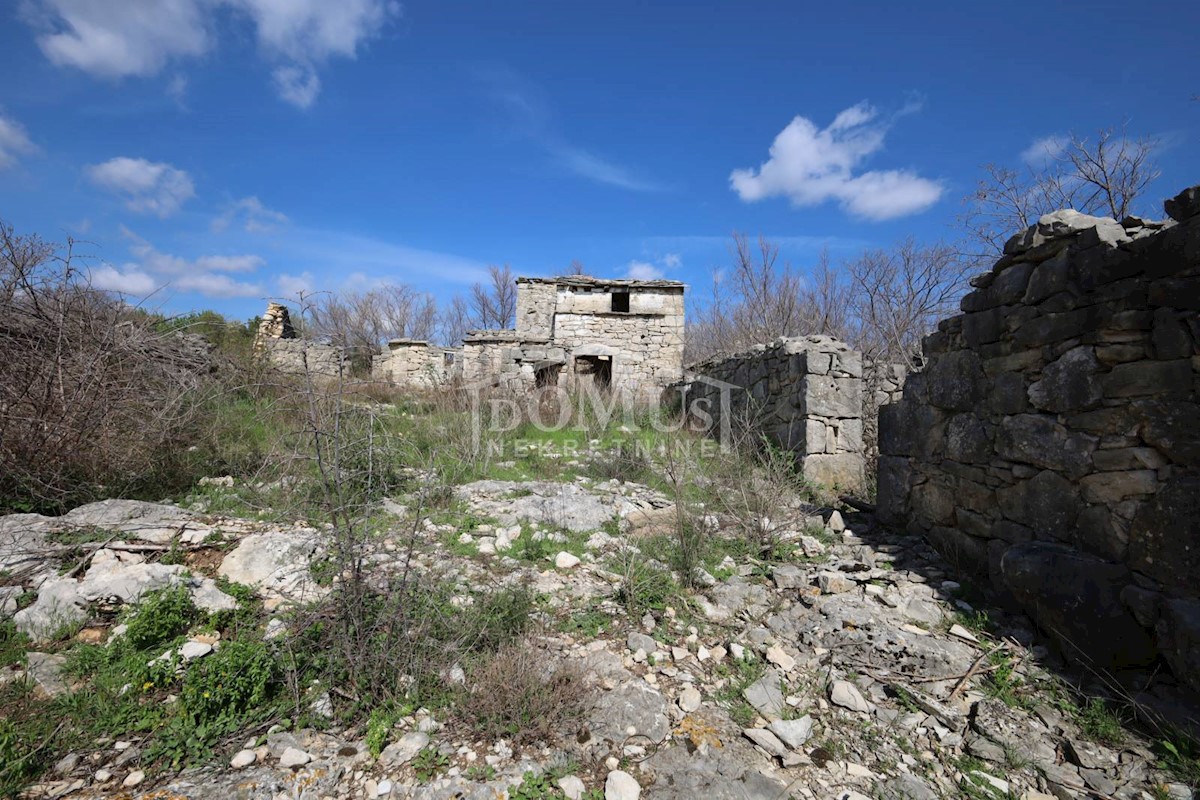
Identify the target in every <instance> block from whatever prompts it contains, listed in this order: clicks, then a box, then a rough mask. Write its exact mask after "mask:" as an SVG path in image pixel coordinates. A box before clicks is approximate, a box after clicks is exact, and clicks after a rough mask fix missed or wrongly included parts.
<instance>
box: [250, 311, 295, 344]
mask: <svg viewBox="0 0 1200 800" xmlns="http://www.w3.org/2000/svg"><path fill="white" fill-rule="evenodd" d="M295 338H296V329H295V328H293V327H292V317H291V314H289V313H288V309H287V306H285V305H284V304H283V303H275V302H272V301H268V302H267V310H266V312H264V313H263V315H262V319H261V320H260V321H259V323H258V333H257V337H256V341H257V342H261V341H263V340H264V339H295Z"/></svg>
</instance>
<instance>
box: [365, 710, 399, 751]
mask: <svg viewBox="0 0 1200 800" xmlns="http://www.w3.org/2000/svg"><path fill="white" fill-rule="evenodd" d="M407 710H408V709H407V708H405V709H404V711H407ZM403 716H404V714H403V713H400V709H397V708H396V707H395V706H393V705H391V704H388V705H386V706H383V707H380V708H375V709H372V710H371V716H370V717H369V718H368V719H367V737H366V738H367V751H368V752H369V753H370V754H371V758H379V754H380V753H382V752H383V748H385V747H387V745H388V741H389V740H390V739H391V734H392V729H393V728H394V727H395V726H396V721H397V720H398V719H400V718H401V717H403Z"/></svg>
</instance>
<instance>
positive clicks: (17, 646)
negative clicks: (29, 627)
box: [0, 619, 29, 667]
mask: <svg viewBox="0 0 1200 800" xmlns="http://www.w3.org/2000/svg"><path fill="white" fill-rule="evenodd" d="M28 647H29V637H28V636H26V635H25V634H23V633H21V632H20V631H18V630H17V625H16V623H15V622H13V621H12V620H11V619H6V620H0V667H19V666H21V665H23V664H24V663H25V651H26V650H27V649H28Z"/></svg>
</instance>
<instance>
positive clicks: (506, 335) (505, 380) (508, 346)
mask: <svg viewBox="0 0 1200 800" xmlns="http://www.w3.org/2000/svg"><path fill="white" fill-rule="evenodd" d="M566 359H567V354H566V351H565V350H563V348H561V347H557V346H555V345H553V344H552V343H551V342H550V340H549V339H547V338H544V337H530V336H527V335H525V334H523V333H518V332H516V331H508V330H495V331H471V332H470V333H468V334H467V336H466V338H465V339H463V349H462V379H463V381H464V382H465V383H468V384H471V383H478V382H483V381H486V382H490V383H494V384H496V385H498V386H501V387H503V388H505V389H511V390H513V391H525V390H527V389H531V388H533V387H535V386H536V385H537V373H538V370H539V369H543V368H548V367H555V366H557V367H560V368H561V367H562V365H563V364H565V363H566Z"/></svg>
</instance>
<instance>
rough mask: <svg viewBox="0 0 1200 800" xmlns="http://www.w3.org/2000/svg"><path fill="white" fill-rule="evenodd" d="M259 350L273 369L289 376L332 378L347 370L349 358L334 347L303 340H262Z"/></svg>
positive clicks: (347, 371) (348, 368)
mask: <svg viewBox="0 0 1200 800" xmlns="http://www.w3.org/2000/svg"><path fill="white" fill-rule="evenodd" d="M260 347H261V348H262V350H263V352H265V353H266V355H267V358H268V360H269V361H270V362H271V365H272V366H273V367H275V368H276V369H277V370H279V371H280V372H283V373H286V374H289V375H303V374H312V375H319V376H323V377H334V376H336V375H338V374H340V373H342V372H343V370H344V371H345V372H346V373H347V374H348V373H349V370H350V360H349V358H347V357H346V354H345V353H344V352H343V351H342V348H340V347H334V346H333V345H328V344H319V343H317V342H310V341H308V340H306V339H262V340H260Z"/></svg>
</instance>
